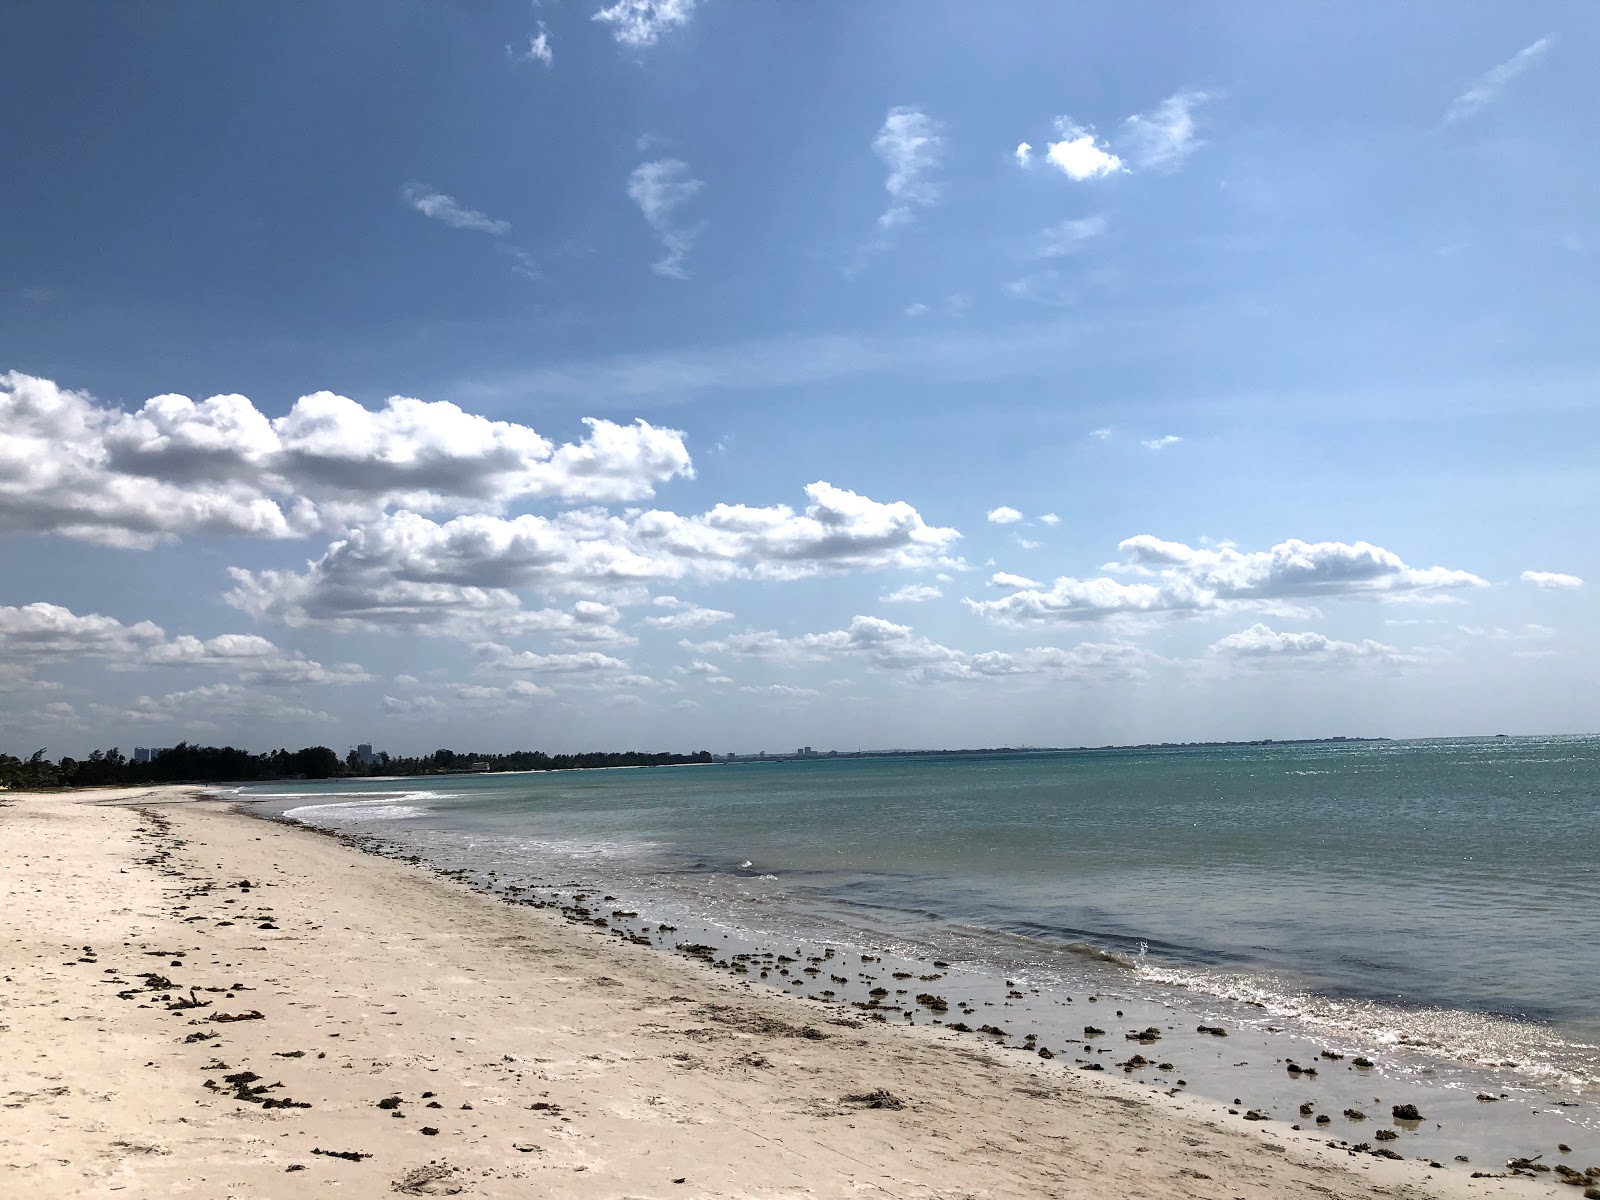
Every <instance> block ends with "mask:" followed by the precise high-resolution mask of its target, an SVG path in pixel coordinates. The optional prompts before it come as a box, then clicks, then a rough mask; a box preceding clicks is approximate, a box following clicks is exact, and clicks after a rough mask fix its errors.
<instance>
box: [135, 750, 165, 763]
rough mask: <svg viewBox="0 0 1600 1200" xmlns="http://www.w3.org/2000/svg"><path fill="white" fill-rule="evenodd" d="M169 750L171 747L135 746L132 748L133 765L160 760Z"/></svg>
mask: <svg viewBox="0 0 1600 1200" xmlns="http://www.w3.org/2000/svg"><path fill="white" fill-rule="evenodd" d="M171 749H172V747H171V746H135V747H134V748H133V761H134V763H135V764H143V763H148V762H150V761H151V760H153V759H157V758H160V757H161V756H162V755H163V754H165V753H166V752H167V751H168V750H171Z"/></svg>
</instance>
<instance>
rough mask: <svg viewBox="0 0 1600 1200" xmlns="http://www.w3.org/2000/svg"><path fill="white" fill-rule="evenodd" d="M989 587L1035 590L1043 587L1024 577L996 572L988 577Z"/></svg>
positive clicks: (1008, 572)
mask: <svg viewBox="0 0 1600 1200" xmlns="http://www.w3.org/2000/svg"><path fill="white" fill-rule="evenodd" d="M989 584H990V586H991V587H1003V588H1036V587H1043V586H1044V585H1043V584H1041V583H1039V582H1038V581H1036V580H1033V579H1029V578H1028V577H1027V576H1026V575H1013V574H1012V573H1011V572H1010V571H996V572H995V573H994V574H993V575H991V576H989Z"/></svg>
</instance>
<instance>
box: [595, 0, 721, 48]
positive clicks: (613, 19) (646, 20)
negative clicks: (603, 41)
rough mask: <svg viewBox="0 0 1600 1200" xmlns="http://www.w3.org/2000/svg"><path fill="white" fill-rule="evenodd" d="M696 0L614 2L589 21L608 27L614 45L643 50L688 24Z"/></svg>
mask: <svg viewBox="0 0 1600 1200" xmlns="http://www.w3.org/2000/svg"><path fill="white" fill-rule="evenodd" d="M696 3H697V0H615V3H613V4H610V5H608V6H607V7H605V8H602V9H600V10H598V11H597V12H596V13H595V14H594V16H592V17H591V18H590V20H592V21H600V22H603V23H604V24H606V25H609V26H611V36H612V37H613V38H615V39H616V40H617V44H618V45H621V46H626V47H628V48H629V49H630V50H647V49H649V48H650V47H651V46H654V45H655V44H656V42H657V41H659V40H660V39H661V35H662V34H664V33H668V32H670V31H671V30H674V29H678V28H680V27H682V26H684V25H687V24H688V23H689V18H690V17H692V16H694V9H695V4H696Z"/></svg>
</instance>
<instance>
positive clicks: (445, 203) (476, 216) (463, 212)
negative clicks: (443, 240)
mask: <svg viewBox="0 0 1600 1200" xmlns="http://www.w3.org/2000/svg"><path fill="white" fill-rule="evenodd" d="M400 195H401V196H402V197H403V198H404V199H405V202H406V203H407V204H409V205H410V206H411V207H412V208H414V209H416V210H417V211H418V212H419V213H421V214H422V215H423V216H425V217H431V218H432V219H433V220H435V221H442V222H444V224H446V225H448V226H450V228H452V229H470V230H472V231H473V232H475V233H489V234H493V235H495V236H496V237H504V236H505V235H506V234H508V233H510V232H511V223H510V222H509V221H498V220H496V219H495V218H494V217H491V216H489V215H487V214H485V213H481V212H478V211H476V210H475V209H470V208H467V207H466V206H465V205H462V204H458V203H457V202H456V198H455V197H454V196H447V195H445V193H443V192H436V191H434V190H433V189H432V188H431V187H429V186H428V185H427V184H425V183H408V184H406V185H405V186H404V187H403V188H401V189H400Z"/></svg>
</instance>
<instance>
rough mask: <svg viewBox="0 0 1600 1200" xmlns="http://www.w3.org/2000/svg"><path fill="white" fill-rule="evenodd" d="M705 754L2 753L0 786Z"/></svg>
mask: <svg viewBox="0 0 1600 1200" xmlns="http://www.w3.org/2000/svg"><path fill="white" fill-rule="evenodd" d="M710 761H711V753H710V751H707V750H701V751H698V752H696V753H694V754H668V753H664V752H655V753H647V752H643V751H638V750H625V751H593V752H590V753H587V754H546V753H545V752H544V751H542V750H520V751H517V752H515V753H512V754H461V753H457V752H456V751H454V750H435V751H434V752H433V753H432V754H427V755H422V756H420V757H417V758H391V757H390V756H389V755H387V754H379V755H377V756H375V758H374V759H373V761H372V762H371V763H362V762H361V761H360V759H358V758H357V757H356V755H355V751H351V752H350V753H349V754H348V755H347V756H346V757H345V758H344V759H343V760H342V761H341V760H340V758H339V756H338V755H337V754H335V753H334V752H333V751H332V750H330V749H328V747H326V746H307V747H305V748H304V749H302V750H273V751H271V752H270V753H267V754H252V753H250V752H249V751H248V750H236V749H234V748H233V747H232V746H220V747H219V746H191V745H189V744H188V743H180V744H179V745H177V746H174V747H172V748H171V749H170V750H163V751H161V752H160V753H159V754H157V755H155V756H154V757H153V758H152V759H151V760H150V761H149V762H147V763H136V762H133V761H131V760H130V759H128V758H126V757H125V756H124V755H123V754H122V752H121V751H120V750H118V749H117V748H115V747H113V748H112V749H110V750H104V751H101V750H96V751H94V752H92V753H91V754H90V755H89V757H88V758H85V759H76V758H70V757H66V758H62V759H61V760H60V761H59V762H52V761H51V760H50V759H48V758H46V757H45V752H44V751H43V750H37V751H35V752H34V753H33V754H32V755H30V756H29V757H27V758H17V757H16V756H14V755H11V754H0V787H3V788H18V789H27V788H61V787H65V788H72V787H105V786H114V785H138V784H142V783H243V782H246V781H249V780H256V779H336V778H359V777H362V776H367V775H448V774H453V773H458V772H466V771H474V770H478V771H481V770H484V769H487V770H490V771H571V770H579V769H582V768H586V767H661V766H675V765H678V764H682V763H709V762H710Z"/></svg>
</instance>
